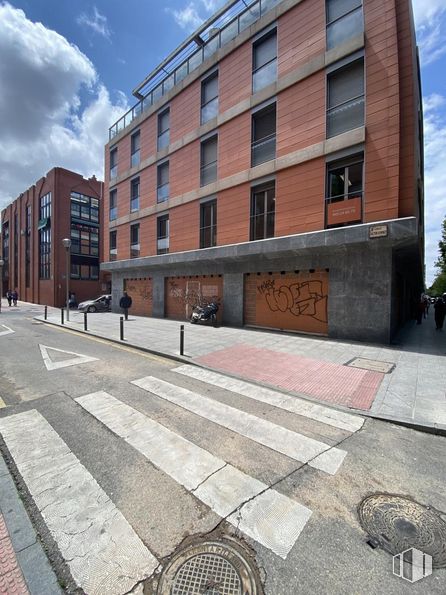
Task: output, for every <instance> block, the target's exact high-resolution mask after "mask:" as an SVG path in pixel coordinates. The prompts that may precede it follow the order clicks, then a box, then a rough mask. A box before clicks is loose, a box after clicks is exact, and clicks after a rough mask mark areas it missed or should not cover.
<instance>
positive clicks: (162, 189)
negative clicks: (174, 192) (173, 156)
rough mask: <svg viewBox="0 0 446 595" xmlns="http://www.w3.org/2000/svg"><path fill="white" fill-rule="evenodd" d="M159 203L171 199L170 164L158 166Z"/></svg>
mask: <svg viewBox="0 0 446 595" xmlns="http://www.w3.org/2000/svg"><path fill="white" fill-rule="evenodd" d="M157 184H158V187H157V192H156V197H157V202H164V201H165V200H167V199H168V198H169V162H168V161H165V162H164V163H162V164H161V165H158V170H157Z"/></svg>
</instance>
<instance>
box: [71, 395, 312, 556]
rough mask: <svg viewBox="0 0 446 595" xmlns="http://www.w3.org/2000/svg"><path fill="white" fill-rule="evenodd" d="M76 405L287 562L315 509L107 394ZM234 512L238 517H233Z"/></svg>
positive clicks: (81, 400) (85, 399) (85, 398)
mask: <svg viewBox="0 0 446 595" xmlns="http://www.w3.org/2000/svg"><path fill="white" fill-rule="evenodd" d="M76 401H77V402H78V403H79V405H81V406H82V407H83V408H84V409H86V410H87V411H88V412H89V413H90V414H91V415H93V416H94V417H96V418H97V419H98V420H99V421H101V422H102V423H103V424H104V425H105V426H107V427H108V428H109V429H110V430H112V431H113V432H115V433H116V434H117V435H118V436H120V437H121V438H123V439H124V440H126V442H128V443H129V444H131V445H132V446H133V447H134V448H135V449H137V450H138V451H139V452H140V453H141V454H143V455H144V456H145V457H146V458H147V459H148V460H149V461H150V462H151V463H153V464H154V465H156V466H157V467H159V468H160V469H161V470H162V471H164V472H165V473H167V474H168V475H170V476H171V477H172V478H173V479H175V481H177V482H178V483H181V484H182V485H184V487H186V488H188V489H190V490H191V491H192V493H193V494H194V495H195V496H196V497H197V498H198V499H200V500H201V501H202V502H204V503H205V504H207V505H208V506H209V507H210V508H211V509H212V510H213V511H214V512H216V513H217V514H219V515H220V516H222V517H228V515H230V516H229V517H228V518H227V520H228V521H229V522H230V523H231V524H233V525H234V526H236V527H238V528H239V529H240V530H242V531H243V532H244V533H245V534H246V535H248V536H250V537H251V538H252V539H255V540H256V541H258V542H259V543H261V544H262V545H264V546H265V547H267V548H269V549H271V550H272V551H273V552H274V553H275V554H277V555H279V556H281V557H282V558H286V556H287V555H288V553H289V551H290V550H291V548H292V547H293V545H294V543H295V542H296V540H297V538H298V537H299V534H300V533H301V531H302V529H303V528H304V527H305V524H306V522H307V521H308V519H309V518H310V516H311V510H309V509H308V508H306V507H305V506H302V505H301V504H299V503H298V502H295V501H294V500H292V499H290V498H288V497H287V496H284V495H282V494H280V493H278V492H277V491H275V490H273V489H270V488H269V487H268V486H267V485H266V484H264V483H262V482H260V481H258V480H256V479H254V478H253V477H250V476H248V475H246V474H245V473H243V472H241V471H240V470H238V469H236V468H235V467H233V466H232V465H230V464H228V463H226V462H225V461H223V460H222V459H219V458H218V457H215V456H214V455H212V454H211V453H209V452H208V451H206V450H204V449H202V448H200V447H198V446H196V445H194V444H192V443H191V442H189V441H188V440H186V439H185V438H183V437H181V436H179V435H177V434H175V433H174V432H172V431H170V430H168V429H167V428H166V427H164V426H162V425H161V424H159V423H157V422H155V421H154V420H152V419H150V418H148V417H147V416H145V415H143V414H142V413H140V412H138V411H136V410H135V409H133V408H132V407H130V406H128V405H126V404H125V403H122V402H121V401H119V400H118V399H116V398H114V397H113V396H112V395H109V394H108V393H106V392H103V391H101V392H97V393H91V394H89V395H85V396H83V397H79V398H77V399H76ZM231 513H232V514H231Z"/></svg>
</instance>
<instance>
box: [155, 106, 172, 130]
mask: <svg viewBox="0 0 446 595" xmlns="http://www.w3.org/2000/svg"><path fill="white" fill-rule="evenodd" d="M169 116H170V111H169V110H166V111H164V112H163V113H162V114H160V115H159V116H158V134H161V133H163V132H165V131H166V130H168V128H169V120H170V117H169Z"/></svg>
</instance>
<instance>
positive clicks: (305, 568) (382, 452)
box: [0, 305, 446, 595]
mask: <svg viewBox="0 0 446 595" xmlns="http://www.w3.org/2000/svg"><path fill="white" fill-rule="evenodd" d="M35 310H36V309H34V308H32V307H29V306H23V305H22V306H20V307H19V308H17V309H12V308H11V309H7V310H5V309H4V308H3V311H2V313H1V314H0V349H1V356H0V357H1V367H0V397H1V399H2V400H3V402H4V404H5V407H3V408H0V434H2V436H3V439H2V440H0V449H1V451H2V453H3V455H4V457H5V459H6V461H7V463H8V465H9V467H10V470H11V472H12V473H13V475H14V478H15V480H16V483H17V485H18V487H19V489H20V491H21V492H22V495H23V499H24V501H25V504H26V507H27V510H28V511H29V513H30V516H31V518H32V520H33V523H34V525H35V526H36V528H37V530H38V532H39V533H40V535H41V537H42V540H43V543H44V545H45V547H46V550H47V553H48V556H49V559H50V561H51V563H52V565H53V567H54V568H55V571H56V573H57V575H58V576H59V578H60V579H61V581H62V582H63V584H65V585H66V589H67V591H69V592H76V591H77V592H93V588H90V587H88V589H89V590H86V587H85V584H86V583H83V582H82V581H83V580H87V579H85V576H84V575H82V572H81V571H80V570H79V565H78V566H76V565H75V563H74V562H73V560H74V561H75V560H80V559H82V560H83V562H82V564H83V565H84V566H85V564H86V563H87V561H88V560H89V556H94V555H96V554H97V552H93V551H90V550H89V548H90V549H91V543H93V542H94V543H96V542H97V543H99V542H100V540H101V539H102V535H103V534H104V539H105V538H106V537H107V531H109V532H110V533H111V534H113V531H114V529H113V528H112V525H113V523H115V522H117V521H116V519H117V518H118V517H119V519H120V520H119V523H120V524H119V532H118V533H117V535H116V534H114V537H113V535H112V537H113V539H111V541H109V542H108V544H107V543H105V542H104V544H105V545H104V550H103V552H102V553H101V556H102V558H101V561H102V564H103V566H104V567H105V568H107V567H108V566H107V564H113V560H109V559H107V556H109V557H110V556H114V557H115V558H116V560H117V562H116V564H117V565H118V566H119V564H121V562H120V560H119V557H120V556H121V557H122V556H124V558H125V557H126V556H127V558H129V554H128V552H127V554H126V552H125V551H124V550H125V548H126V547H127V548H130V549H129V551H132V548H133V551H134V552H136V551H138V552H139V553H138V555H137V554H136V553H135V555H134V558H135V559H134V560H133V562H134V564H135V567H136V566H137V564H138V563H139V564H140V567H139V568H136V570H135V571H134V575H132V576H133V578H130V579H129V581H130V583H132V581H133V585H135V584H136V583H138V582H139V580H140V579H141V578H144V577H143V575H144V568H146V569H148V568H151V561H152V562H153V567H155V566H157V565H158V564H159V565H160V566H159V567H162V566H163V565H164V564H165V563H166V561H167V560H168V559H169V557H170V556H171V555H172V554H173V553H174V552H175V551H176V550H177V548H178V547H179V546H180V545H181V544H182V543H185V540H186V543H189V540H191V539H192V540H193V538H194V536H197V537H198V536H200V537H203V536H206V535H209V536H211V537H214V536H217V537H221V536H225V535H227V536H232V537H234V538H235V539H236V541H237V542H240V543H241V544H243V545H244V546H245V545H246V547H247V549H248V550H249V552H251V554H252V556H253V558H254V559H255V562H256V565H257V567H258V568H259V573H260V576H261V579H262V582H263V588H264V591H265V593H267V594H268V595H294V594H297V593H305V594H307V593H318V594H321V593H330V594H332V593H333V594H337V593H339V594H340V593H368V594H374V593H377V594H378V593H379V594H381V593H397V594H398V593H407V592H408V589H410V591H411V592H413V593H423V594H425V593H445V591H446V569H435V568H434V571H433V573H432V575H431V576H428V577H426V578H424V579H422V580H420V581H419V582H417V583H415V584H412V585H410V584H409V583H408V582H407V581H404V580H402V579H401V578H399V577H396V576H394V575H393V573H392V556H391V555H390V554H389V553H387V552H386V551H384V550H383V549H382V548H380V547H377V548H372V547H370V545H368V544H367V540H368V535H367V534H366V533H365V532H364V530H363V529H362V527H361V525H360V523H359V520H358V506H359V504H360V503H361V501H362V500H363V499H364V498H365V497H367V496H369V495H371V494H376V493H384V494H399V495H403V496H407V497H409V498H411V499H413V500H414V501H417V502H420V503H422V504H424V505H428V506H430V507H431V508H432V509H433V510H436V511H440V512H441V511H443V512H442V513H441V514H442V517H439V518H440V519H441V518H442V519H443V521H441V522H444V521H445V520H446V515H445V513H446V491H445V489H444V478H445V477H446V457H445V456H444V453H445V452H446V438H444V437H440V436H434V435H430V434H423V433H421V432H416V431H413V430H410V429H407V428H403V427H398V426H395V425H392V424H387V423H384V422H379V421H376V420H372V419H367V420H365V421H364V424H363V425H362V427H361V428H360V429H356V430H352V429H351V428H350V429H343V428H342V427H339V424H338V425H336V424H334V425H332V424H329V423H325V422H323V421H320V420H317V419H314V417H313V418H311V417H308V415H306V414H302V415H298V414H296V413H291V412H290V411H288V410H286V409H284V408H281V407H277V406H273V405H271V404H268V403H266V402H264V401H263V402H261V401H259V400H257V399H256V398H255V396H254V397H253V398H249V397H247V396H246V394H244V395H242V394H240V392H243V391H240V392H237V391H236V390H234V389H233V390H231V391H229V390H228V389H227V388H222V386H224V382H223V381H222V382H223V385H221V386H215V385H214V384H211V383H209V382H205V381H203V380H200V379H197V378H191V377H190V376H187V375H185V374H179V373H178V372H176V371H174V370H175V369H176V368H178V363H177V362H174V361H171V360H169V359H163V358H160V357H157V356H152V355H150V354H146V353H141V352H138V351H136V350H133V349H130V348H127V347H126V346H125V345H117V344H111V343H108V342H107V341H105V340H102V339H95V338H93V337H87V336H82V335H79V334H76V333H75V332H72V331H68V330H66V329H60V328H55V327H51V326H47V325H45V324H42V323H40V322H37V321H35V320H34V319H33V316H35V315H36V314H37V311H35ZM38 313H41V309H39V312H38ZM67 352H69V353H67ZM79 356H86V358H87V359H88V358H94V359H92V360H90V361H85V359H84V360H83V359H77V360H76V358H78V357H79ZM45 359H46V363H45ZM67 364H69V365H67ZM147 377H150V379H149V380H145V381H144V382H141V379H147ZM134 381H138V384H135V383H134ZM160 381H162V382H160ZM166 383H168V384H166ZM228 386H229V385H228ZM184 389H186V391H192V392H193V393H196V394H198V395H199V396H198V397H197V396H196V395H191V394H190V393H188V392H186V391H185V390H184ZM104 393H106V394H104ZM82 397H84V399H82ZM113 398H114V399H115V400H117V401H115V400H113ZM76 399H79V400H78V401H76ZM105 402H107V403H111V405H108V404H107V405H105V404H104V403H105ZM0 403H1V402H0ZM122 404H124V405H126V406H128V407H130V408H131V409H129V408H128V407H127V408H125V407H123V405H122ZM139 414H142V416H139ZM129 415H130V417H128V416H129ZM125 416H127V418H126V417H125ZM253 416H254V417H253ZM125 419H127V421H125ZM253 420H254V423H253ZM256 420H257V421H256ZM6 422H8V423H7V424H6ZM267 422H270V423H269V424H268V423H267ZM5 424H6V425H5ZM8 424H9V425H8ZM48 424H49V425H48ZM272 424H273V425H272ZM291 432H293V433H294V434H292V433H291ZM61 441H63V443H65V445H66V446H63V445H62V442H61ZM186 441H187V442H186ZM321 444H322V445H325V446H324V448H325V449H327V452H329V453H330V455H329V460H328V461H327V459H326V458H323V459H322V458H320V459H318V452H319V451H317V448H319V447H320V445H321ZM61 445H62V446H63V448H62V446H61ZM312 449H313V450H312ZM314 449H316V450H314ZM308 453H310V454H308ZM326 454H327V453H326ZM59 457H62V458H61V459H60V458H59ZM344 457H345V458H344ZM60 461H62V462H60ZM52 465H53V466H54V470H53V468H52ZM39 468H41V469H42V471H39ZM30 469H31V471H33V470H34V472H35V473H34V475H33V473H32V472H31V473H30ZM46 469H48V471H45V470H46ZM60 469H62V470H63V474H64V475H63V481H62V480H61V479H60V477H61V476H60V475H58V474H59V472H60ZM206 470H207V471H206ZM44 471H45V472H44ZM240 472H242V473H240ZM70 474H71V475H70ZM217 478H218V479H217ZM37 479H38V480H39V481H37ZM67 481H68V482H69V484H67V485H65V487H66V488H67V489H64V485H62V484H63V482H65V483H66V482H67ZM39 482H40V483H39ZM92 482H93V483H92ZM96 482H97V483H96ZM93 484H94V485H93ZM92 486H93V487H92ZM262 486H263V487H262ZM68 488H69V489H68ZM95 490H96V491H95ZM237 490H239V492H237ZM48 494H50V499H49V500H48V499H47V500H45V498H46V497H47V496H48ZM73 494H75V495H76V496H75V497H74V496H73ZM89 494H92V496H91V497H92V498H93V497H94V498H96V500H95V502H96V503H95V506H99V504H98V503H102V504H103V505H104V506H105V507H108V508H107V511H108V512H107V511H105V512H104V511H103V510H102V508H101V509H99V508H97V509H96V508H95V509H94V512H93V513H92V514H91V515H90V517H88V513H87V512H85V511H88V507H89V506H90V504H89V502H88V497H89ZM98 494H99V495H98ZM70 498H71V499H70ZM266 500H267V501H266ZM233 502H237V504H239V505H240V506H237V505H234V504H231V503H233ZM102 504H101V505H102ZM226 505H227V508H225V506H226ZM76 506H79V511H77V512H76V514H74V515H72V510H73V509H74V508H76ZM256 507H257V508H256ZM49 510H50V511H52V513H51V514H53V513H54V514H53V516H51V515H49V514H48V511H49ZM92 510H93V509H92ZM67 511H68V512H67ZM222 511H223V512H222ZM234 511H235V513H234ZM56 512H57V514H56ZM84 513H85V514H84ZM269 513H271V515H272V517H271V515H270V517H271V518H273V521H274V522H273V523H271V518H270V517H269V516H268V515H269ZM102 514H104V515H105V514H109V515H111V517H113V521H110V523H109V521H108V520H107V521H104V523H103V527H102V528H101V529H100V531H99V533H98V535H96V534H93V533H92V532H93V531H94V530H96V529H95V526H94V521H95V520H96V521H97V522H102V521H100V520H101V519H102V518H105V516H104V517H102V516H101V515H102ZM70 515H71V516H70ZM85 515H86V516H87V517H88V523H87V524H85ZM274 515H276V516H274ZM56 516H57V518H58V519H59V521H60V519H61V518H62V519H67V518H69V524H70V528H69V530H68V529H64V532H65V533H64V535H65V537H67V536H69V537H67V538H68V539H69V543H68V545H67V543H66V541H62V540H61V538H60V535H61V533H60V532H58V530H57V523H56V521H55V520H54V519H55V517H56ZM111 517H110V518H111ZM260 517H261V518H260ZM91 519H93V521H92V520H91ZM67 522H68V521H67ZM268 523H270V524H268ZM113 526H114V525H113ZM104 527H105V528H104ZM114 538H117V540H118V541H119V545H120V547H115V546H114V545H113V547H112V546H111V545H110V544H111V543H112V542H113V544H115V541H114ZM101 543H102V542H101ZM135 543H137V544H140V545H137V546H135ZM132 544H133V545H132ZM98 547H99V546H98ZM101 547H102V546H101ZM443 547H444V548H445V549H446V545H445V544H443ZM70 548H72V549H76V548H77V549H76V553H75V554H73V555H70V553H69V550H70ZM138 548H139V549H138ZM79 551H81V552H82V553H81V554H79ZM67 552H68V553H67ZM138 556H139V557H138ZM131 557H132V556H131V555H130V558H131ZM138 560H139V561H140V562H138ZM84 563H85V564H84ZM125 563H126V564H128V560H127V562H125ZM87 566H88V564H87ZM95 572H96V570H95V567H94V566H93V567H88V572H87V574H89V579H88V580H93V579H91V576H92V575H94V573H95ZM141 572H142V574H141ZM150 572H151V571H150ZM138 573H139V574H138ZM121 574H125V573H124V572H121ZM147 574H149V572H147V573H146V576H147ZM73 576H74V579H73ZM79 577H80V578H79ZM93 578H94V577H93ZM98 581H99V579H98ZM98 584H99V583H98ZM103 584H105V583H103ZM141 584H142V583H141ZM123 585H124V583H123ZM125 585H126V586H123V587H122V588H121V590H120V591H119V589H120V587H119V588H118V587H116V592H122V593H125V592H129V591H130V588H128V587H129V584H127V583H125ZM95 588H96V589H97V591H96V592H99V593H100V592H101V587H97V586H95ZM103 589H105V587H104V588H103ZM103 592H104V593H105V592H106V591H105V590H103ZM107 592H112V590H110V589H109V588H107ZM184 592H185V593H186V591H184ZM208 592H209V593H212V594H213V595H215V594H216V593H218V592H219V591H217V590H215V591H212V590H210V591H208Z"/></svg>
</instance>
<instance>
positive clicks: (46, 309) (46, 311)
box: [43, 306, 48, 320]
mask: <svg viewBox="0 0 446 595" xmlns="http://www.w3.org/2000/svg"><path fill="white" fill-rule="evenodd" d="M43 317H44V319H45V320H46V319H47V318H48V306H45V313H44V315H43Z"/></svg>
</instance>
